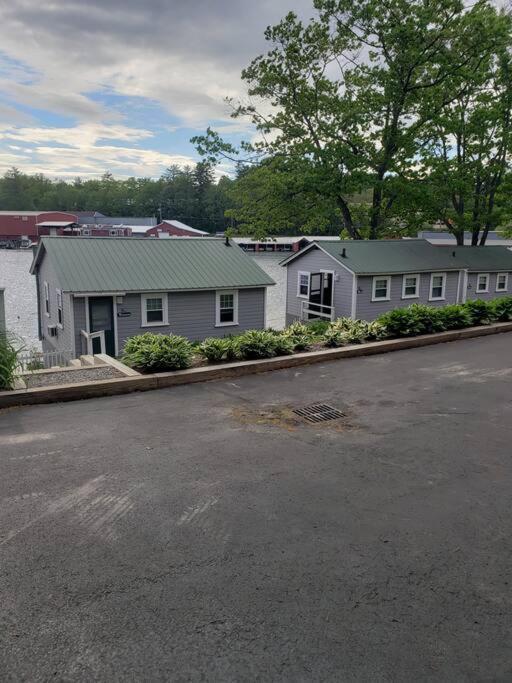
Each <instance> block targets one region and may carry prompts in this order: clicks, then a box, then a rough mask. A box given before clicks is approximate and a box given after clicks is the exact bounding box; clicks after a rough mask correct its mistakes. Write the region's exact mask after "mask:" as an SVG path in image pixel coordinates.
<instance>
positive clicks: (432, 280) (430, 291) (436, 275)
mask: <svg viewBox="0 0 512 683" xmlns="http://www.w3.org/2000/svg"><path fill="white" fill-rule="evenodd" d="M435 277H442V278H443V288H442V293H441V296H433V294H432V290H433V288H434V278H435ZM445 299H446V273H430V288H429V295H428V300H429V301H444V300H445Z"/></svg>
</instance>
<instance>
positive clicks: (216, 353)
mask: <svg viewBox="0 0 512 683" xmlns="http://www.w3.org/2000/svg"><path fill="white" fill-rule="evenodd" d="M198 351H199V353H200V354H201V356H203V358H206V360H207V361H208V363H221V362H222V361H229V360H233V359H234V358H236V354H237V343H236V339H235V337H224V338H223V339H219V338H217V337H208V339H205V340H204V341H203V342H202V343H201V344H200V345H199V347H198Z"/></svg>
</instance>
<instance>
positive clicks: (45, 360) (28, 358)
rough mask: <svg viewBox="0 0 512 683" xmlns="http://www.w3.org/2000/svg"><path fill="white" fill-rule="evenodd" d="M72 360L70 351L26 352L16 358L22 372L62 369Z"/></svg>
mask: <svg viewBox="0 0 512 683" xmlns="http://www.w3.org/2000/svg"><path fill="white" fill-rule="evenodd" d="M72 358H73V353H72V352H71V351H48V352H43V351H26V352H24V353H20V354H19V356H18V363H19V367H20V370H21V371H22V372H30V371H31V370H45V369H48V368H53V367H64V366H66V365H67V364H68V363H69V361H70V360H71V359H72Z"/></svg>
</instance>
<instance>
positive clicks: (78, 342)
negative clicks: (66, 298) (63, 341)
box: [72, 297, 87, 356]
mask: <svg viewBox="0 0 512 683" xmlns="http://www.w3.org/2000/svg"><path fill="white" fill-rule="evenodd" d="M72 301H73V315H74V320H75V350H76V355H77V356H80V354H82V353H87V348H86V347H85V340H84V338H83V337H82V334H81V330H86V324H87V318H86V313H85V298H84V297H77V298H75V297H73V299H72Z"/></svg>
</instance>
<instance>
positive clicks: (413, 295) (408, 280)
mask: <svg viewBox="0 0 512 683" xmlns="http://www.w3.org/2000/svg"><path fill="white" fill-rule="evenodd" d="M419 295H420V276H419V275H404V279H403V283H402V299H417V298H418V297H419Z"/></svg>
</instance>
